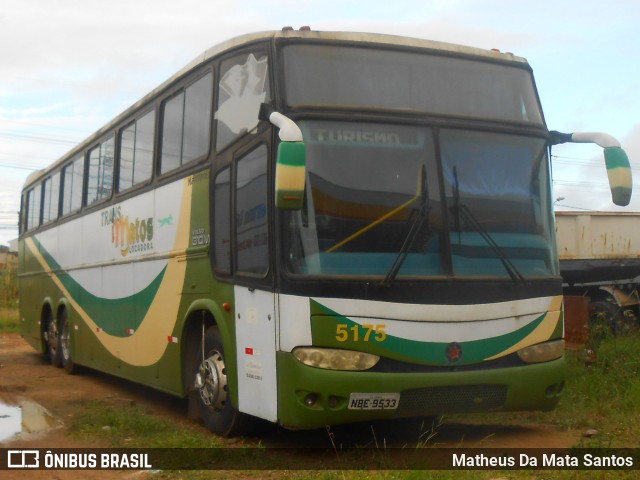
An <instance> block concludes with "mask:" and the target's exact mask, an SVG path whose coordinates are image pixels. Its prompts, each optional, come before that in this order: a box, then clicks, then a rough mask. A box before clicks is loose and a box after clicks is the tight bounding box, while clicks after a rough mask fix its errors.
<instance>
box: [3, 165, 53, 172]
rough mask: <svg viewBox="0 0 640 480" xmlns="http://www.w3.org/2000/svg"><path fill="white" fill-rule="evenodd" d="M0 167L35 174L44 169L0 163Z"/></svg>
mask: <svg viewBox="0 0 640 480" xmlns="http://www.w3.org/2000/svg"><path fill="white" fill-rule="evenodd" d="M0 167H3V168H17V169H18V170H30V171H32V172H35V171H36V170H42V169H43V168H44V167H22V166H20V165H11V164H8V163H0Z"/></svg>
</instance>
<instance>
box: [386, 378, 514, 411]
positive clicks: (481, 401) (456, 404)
mask: <svg viewBox="0 0 640 480" xmlns="http://www.w3.org/2000/svg"><path fill="white" fill-rule="evenodd" d="M506 400H507V387H506V386H505V385H461V386H454V387H429V388H419V389H416V390H406V391H404V392H402V393H401V394H400V404H399V406H398V410H397V414H398V415H399V416H403V417H404V416H419V415H437V414H441V413H462V412H479V411H483V412H484V411H490V410H500V409H502V407H503V406H504V404H505V402H506Z"/></svg>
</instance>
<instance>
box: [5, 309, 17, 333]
mask: <svg viewBox="0 0 640 480" xmlns="http://www.w3.org/2000/svg"><path fill="white" fill-rule="evenodd" d="M19 318H20V314H19V312H18V307H17V306H5V305H0V333H17V332H18V330H19V325H18V322H19Z"/></svg>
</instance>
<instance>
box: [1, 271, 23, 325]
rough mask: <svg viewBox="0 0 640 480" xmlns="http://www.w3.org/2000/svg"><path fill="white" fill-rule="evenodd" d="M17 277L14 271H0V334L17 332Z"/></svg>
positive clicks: (18, 314)
mask: <svg viewBox="0 0 640 480" xmlns="http://www.w3.org/2000/svg"><path fill="white" fill-rule="evenodd" d="M19 317H20V313H19V311H18V276H17V274H16V272H15V271H9V270H0V333H12V332H17V331H18V322H19Z"/></svg>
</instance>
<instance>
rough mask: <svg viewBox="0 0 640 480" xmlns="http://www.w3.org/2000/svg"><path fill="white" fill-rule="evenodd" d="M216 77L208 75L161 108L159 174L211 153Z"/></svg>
mask: <svg viewBox="0 0 640 480" xmlns="http://www.w3.org/2000/svg"><path fill="white" fill-rule="evenodd" d="M212 94H213V75H212V74H211V73H208V74H206V75H205V76H204V77H202V78H200V79H199V80H198V81H196V82H195V83H193V84H191V85H189V86H188V87H187V88H186V89H185V90H182V91H181V92H179V93H178V94H177V95H174V96H173V97H172V98H170V99H169V100H167V101H166V102H165V103H164V104H163V105H162V118H163V120H162V155H161V159H160V173H166V172H169V171H171V170H175V169H176V168H178V167H180V166H181V165H184V164H186V163H188V162H190V161H192V160H195V159H197V158H201V157H203V156H204V155H206V154H207V153H208V152H209V143H210V138H209V137H210V131H211V128H210V125H211V96H212Z"/></svg>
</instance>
